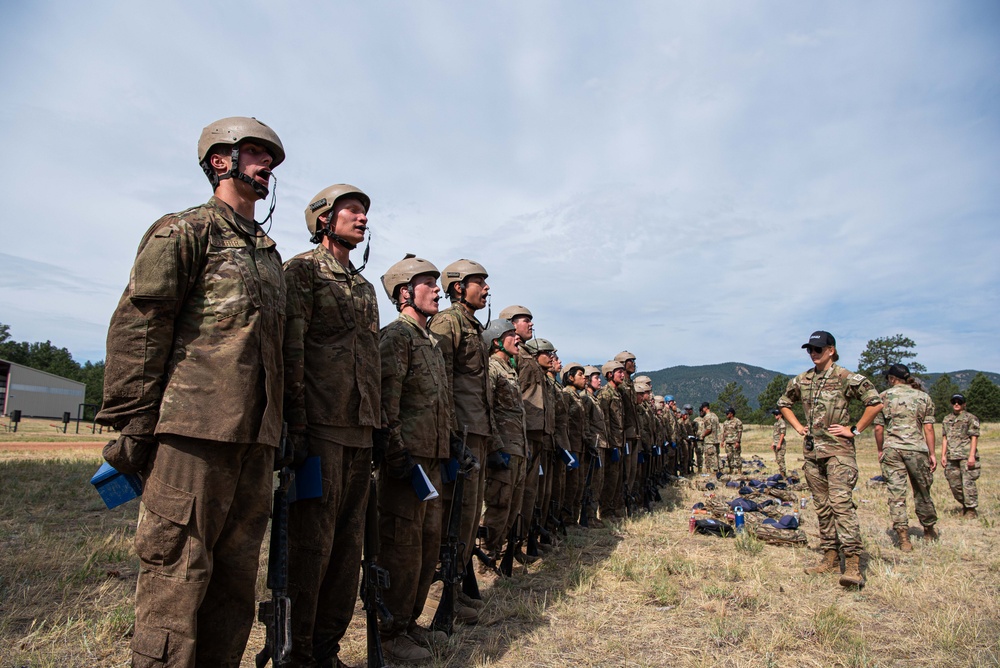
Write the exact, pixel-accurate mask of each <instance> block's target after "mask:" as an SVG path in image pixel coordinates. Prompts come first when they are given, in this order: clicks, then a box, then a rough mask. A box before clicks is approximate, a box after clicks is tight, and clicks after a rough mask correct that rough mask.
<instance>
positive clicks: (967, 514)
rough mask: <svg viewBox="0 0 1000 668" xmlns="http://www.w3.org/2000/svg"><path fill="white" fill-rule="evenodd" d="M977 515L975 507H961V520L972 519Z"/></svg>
mask: <svg viewBox="0 0 1000 668" xmlns="http://www.w3.org/2000/svg"><path fill="white" fill-rule="evenodd" d="M977 517H979V513H977V512H976V509H975V508H963V509H962V519H963V520H974V519H976V518H977Z"/></svg>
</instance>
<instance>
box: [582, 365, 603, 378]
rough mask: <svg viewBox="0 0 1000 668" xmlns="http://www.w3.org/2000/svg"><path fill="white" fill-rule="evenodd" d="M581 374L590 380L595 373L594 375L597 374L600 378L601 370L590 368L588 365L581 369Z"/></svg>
mask: <svg viewBox="0 0 1000 668" xmlns="http://www.w3.org/2000/svg"><path fill="white" fill-rule="evenodd" d="M583 372H584V373H585V374H587V378H590V377H591V376H593V375H594V374H595V373H596V374H597V375H598V376H600V375H601V370H600V369H598V368H597V367H596V366H591V365H590V364H588V365H587V366H585V367H583Z"/></svg>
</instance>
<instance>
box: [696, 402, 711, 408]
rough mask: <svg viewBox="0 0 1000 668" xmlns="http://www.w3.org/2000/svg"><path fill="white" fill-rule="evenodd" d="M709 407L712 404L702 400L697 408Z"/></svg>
mask: <svg viewBox="0 0 1000 668" xmlns="http://www.w3.org/2000/svg"><path fill="white" fill-rule="evenodd" d="M711 407H712V404H710V403H708V402H707V401H703V402H701V406H698V410H701V409H702V408H711Z"/></svg>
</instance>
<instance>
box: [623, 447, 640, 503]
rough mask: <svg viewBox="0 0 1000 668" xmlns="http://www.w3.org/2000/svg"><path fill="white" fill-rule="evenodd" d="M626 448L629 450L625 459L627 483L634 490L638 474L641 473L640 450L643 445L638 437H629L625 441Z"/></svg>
mask: <svg viewBox="0 0 1000 668" xmlns="http://www.w3.org/2000/svg"><path fill="white" fill-rule="evenodd" d="M625 449H626V450H627V451H628V455H627V457H626V460H625V484H627V485H628V488H629V489H631V490H634V489H635V480H636V476H637V475H638V473H639V451H640V450H642V446H641V445H640V444H639V441H638V440H637V439H634V438H629V439H626V441H625Z"/></svg>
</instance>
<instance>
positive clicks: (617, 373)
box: [597, 360, 625, 519]
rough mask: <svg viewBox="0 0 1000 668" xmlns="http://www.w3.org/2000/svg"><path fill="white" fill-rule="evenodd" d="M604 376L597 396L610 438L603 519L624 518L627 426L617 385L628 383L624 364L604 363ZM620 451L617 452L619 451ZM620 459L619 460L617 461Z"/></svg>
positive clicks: (614, 361) (602, 499) (603, 497)
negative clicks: (623, 484) (623, 474)
mask: <svg viewBox="0 0 1000 668" xmlns="http://www.w3.org/2000/svg"><path fill="white" fill-rule="evenodd" d="M601 374H602V375H603V376H604V380H606V381H607V384H606V385H605V386H604V387H602V388H601V391H600V392H598V393H597V403H598V406H600V408H601V412H602V413H603V414H604V431H605V434H606V435H607V439H608V448H609V452H608V456H607V459H606V460H605V461H604V487H603V489H602V490H601V499H600V508H601V519H621V518H623V517H624V516H625V515H624V513H623V512H622V506H623V500H622V472H623V471H624V465H625V424H624V415H623V409H622V395H621V392H619V391H618V386H619V385H621V384H622V381H624V380H625V365H624V364H622V363H621V362H618V361H616V360H612V361H610V362H605V364H604V366H602V367H601ZM616 451H617V452H616ZM616 456H617V459H618V461H615V458H616Z"/></svg>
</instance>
